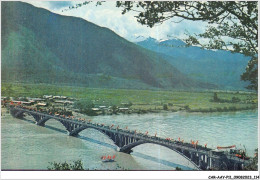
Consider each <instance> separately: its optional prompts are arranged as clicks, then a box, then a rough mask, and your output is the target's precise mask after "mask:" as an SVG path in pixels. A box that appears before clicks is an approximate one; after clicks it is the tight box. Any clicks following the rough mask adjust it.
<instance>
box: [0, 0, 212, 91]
mask: <svg viewBox="0 0 260 180" xmlns="http://www.w3.org/2000/svg"><path fill="white" fill-rule="evenodd" d="M1 8H2V9H1V10H2V80H3V81H18V82H34V83H69V84H75V85H76V84H81V85H85V86H88V87H109V88H137V89H146V88H148V89H149V88H161V89H172V88H177V89H182V88H184V89H186V88H191V89H192V88H195V89H200V88H204V89H205V88H206V89H211V88H216V86H215V85H213V84H208V83H203V82H200V81H196V80H193V79H191V78H188V77H186V76H185V75H184V74H183V73H181V72H180V71H179V70H178V69H176V68H175V67H174V66H172V65H170V64H169V63H168V62H167V61H166V60H164V59H163V58H162V57H159V56H157V55H156V53H154V52H152V51H150V50H146V49H145V48H142V47H140V46H138V45H136V44H134V43H131V42H129V41H127V40H125V39H123V38H122V37H120V36H119V35H117V34H116V33H115V32H113V31H111V30H109V29H108V28H103V27H100V26H97V25H95V24H93V23H89V22H88V21H86V20H84V19H82V18H76V17H71V16H62V15H58V14H54V13H52V12H50V11H47V10H45V9H42V8H36V7H34V6H32V5H30V4H27V3H22V2H2V6H1ZM75 29H76V30H75Z"/></svg>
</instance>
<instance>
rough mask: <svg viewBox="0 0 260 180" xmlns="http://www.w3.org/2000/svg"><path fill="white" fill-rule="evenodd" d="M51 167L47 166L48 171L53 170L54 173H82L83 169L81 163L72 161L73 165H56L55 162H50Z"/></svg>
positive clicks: (65, 163)
mask: <svg viewBox="0 0 260 180" xmlns="http://www.w3.org/2000/svg"><path fill="white" fill-rule="evenodd" d="M49 164H50V165H51V166H48V167H47V168H48V170H54V171H82V170H84V169H83V163H82V161H81V160H77V161H73V164H71V163H67V162H66V161H65V162H64V163H57V162H55V161H54V162H50V163H49Z"/></svg>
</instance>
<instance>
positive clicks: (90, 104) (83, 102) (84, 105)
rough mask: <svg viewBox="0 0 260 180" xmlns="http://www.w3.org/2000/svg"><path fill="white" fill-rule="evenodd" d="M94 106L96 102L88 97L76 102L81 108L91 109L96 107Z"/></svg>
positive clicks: (76, 105)
mask: <svg viewBox="0 0 260 180" xmlns="http://www.w3.org/2000/svg"><path fill="white" fill-rule="evenodd" d="M94 106H95V105H94V103H93V102H92V101H91V100H88V99H82V100H79V101H77V102H76V103H75V104H74V107H75V108H76V109H80V110H84V109H91V108H94Z"/></svg>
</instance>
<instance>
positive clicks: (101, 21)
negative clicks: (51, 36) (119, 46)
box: [23, 1, 207, 42]
mask: <svg viewBox="0 0 260 180" xmlns="http://www.w3.org/2000/svg"><path fill="white" fill-rule="evenodd" d="M23 2H27V3H30V4H32V5H34V6H36V7H42V8H45V9H48V10H50V11H52V12H54V13H57V14H61V15H66V16H75V17H80V18H83V19H85V20H87V21H89V22H92V23H94V24H97V25H99V26H101V27H107V28H109V29H111V30H112V31H114V32H115V33H117V34H118V35H120V36H121V37H123V38H125V39H127V40H129V41H132V42H137V41H141V40H143V39H146V38H148V37H152V38H154V39H157V40H158V41H162V40H166V39H172V38H177V39H183V38H185V32H186V33H187V32H189V33H191V34H193V33H197V34H198V33H201V32H203V31H204V30H205V29H206V25H207V24H206V23H205V22H198V21H197V22H193V21H186V20H184V21H182V22H180V23H175V22H178V21H179V19H170V20H168V21H166V22H164V23H162V24H160V25H157V26H155V27H153V28H150V27H147V26H145V25H141V24H140V23H138V22H137V20H136V18H135V17H134V16H135V15H137V14H135V13H134V12H129V13H126V14H125V15H122V14H121V12H122V9H120V8H117V7H116V1H109V2H108V1H107V2H104V3H103V4H102V5H100V6H96V3H94V2H93V3H89V4H87V5H85V6H82V7H80V8H77V9H71V10H69V6H73V5H75V4H77V3H80V2H84V1H76V2H75V1H23Z"/></svg>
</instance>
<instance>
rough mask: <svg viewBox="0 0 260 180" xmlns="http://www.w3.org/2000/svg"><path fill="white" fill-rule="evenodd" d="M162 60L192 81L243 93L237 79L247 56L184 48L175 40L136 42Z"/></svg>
mask: <svg viewBox="0 0 260 180" xmlns="http://www.w3.org/2000/svg"><path fill="white" fill-rule="evenodd" d="M136 44H138V45H140V46H142V47H144V48H147V49H149V50H152V51H154V52H156V53H157V54H158V56H161V57H163V58H164V59H165V60H167V61H168V62H169V63H171V64H172V65H173V66H175V67H176V68H177V69H179V70H180V71H181V72H182V73H184V74H186V75H188V76H189V77H192V78H194V79H196V80H199V81H203V82H208V83H215V84H216V85H218V86H219V87H220V88H222V89H227V90H236V89H238V90H245V86H247V85H248V83H247V82H244V81H241V80H240V75H241V74H242V73H243V72H244V71H245V67H246V66H247V63H248V61H249V58H248V57H245V56H243V55H241V54H233V53H231V52H228V51H222V50H216V51H213V50H204V49H201V48H200V47H196V46H190V47H186V44H185V42H183V41H181V40H179V39H168V40H164V41H158V40H156V39H154V38H151V37H149V38H147V39H146V40H143V41H139V42H136Z"/></svg>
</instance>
